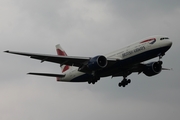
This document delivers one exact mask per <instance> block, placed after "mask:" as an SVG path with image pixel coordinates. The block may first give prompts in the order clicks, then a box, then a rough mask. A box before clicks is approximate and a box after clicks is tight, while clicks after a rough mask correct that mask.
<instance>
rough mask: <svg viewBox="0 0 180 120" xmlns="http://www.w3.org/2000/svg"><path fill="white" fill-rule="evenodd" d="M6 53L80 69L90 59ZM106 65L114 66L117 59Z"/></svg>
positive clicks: (110, 60)
mask: <svg viewBox="0 0 180 120" xmlns="http://www.w3.org/2000/svg"><path fill="white" fill-rule="evenodd" d="M4 52H6V53H11V54H17V55H23V56H28V57H30V58H33V59H38V60H41V62H44V61H48V62H53V63H58V64H61V65H70V66H71V65H73V66H76V67H81V66H82V65H84V64H86V63H87V62H88V61H89V60H90V59H91V57H78V56H58V55H48V54H36V53H25V52H15V51H4ZM107 61H108V65H107V66H109V65H112V64H114V63H115V62H116V61H117V59H113V58H107Z"/></svg>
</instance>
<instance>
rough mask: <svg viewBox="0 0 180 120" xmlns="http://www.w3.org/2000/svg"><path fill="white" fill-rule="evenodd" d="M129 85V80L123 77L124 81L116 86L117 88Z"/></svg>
mask: <svg viewBox="0 0 180 120" xmlns="http://www.w3.org/2000/svg"><path fill="white" fill-rule="evenodd" d="M129 83H131V80H130V79H126V77H124V79H123V80H122V81H121V82H120V83H119V84H118V85H119V87H125V86H126V85H128V84H129Z"/></svg>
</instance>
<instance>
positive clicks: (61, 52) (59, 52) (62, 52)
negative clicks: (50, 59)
mask: <svg viewBox="0 0 180 120" xmlns="http://www.w3.org/2000/svg"><path fill="white" fill-rule="evenodd" d="M56 51H57V53H58V55H61V56H67V54H66V52H64V51H62V50H60V49H56Z"/></svg>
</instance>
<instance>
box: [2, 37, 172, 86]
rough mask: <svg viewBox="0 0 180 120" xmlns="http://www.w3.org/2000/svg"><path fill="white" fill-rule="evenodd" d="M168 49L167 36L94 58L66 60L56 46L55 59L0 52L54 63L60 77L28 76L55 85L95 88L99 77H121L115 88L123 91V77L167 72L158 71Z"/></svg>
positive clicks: (64, 53) (143, 41) (64, 55)
mask: <svg viewBox="0 0 180 120" xmlns="http://www.w3.org/2000/svg"><path fill="white" fill-rule="evenodd" d="M171 46H172V41H170V39H169V38H168V37H167V36H163V35H156V36H151V37H147V38H146V39H143V40H141V41H138V42H136V43H134V44H131V45H129V46H127V47H125V48H122V49H119V50H116V51H114V52H111V53H109V54H105V55H97V56H95V57H80V56H68V55H67V54H66V52H65V51H64V50H63V49H62V47H61V46H60V45H59V44H58V45H56V51H57V55H50V54H36V53H26V52H15V51H9V50H7V51H4V52H6V53H11V54H17V55H23V56H28V57H30V58H32V59H37V60H41V63H43V62H44V61H47V62H52V63H57V64H59V65H60V67H61V70H62V72H61V73H60V74H51V73H34V72H30V73H28V74H30V75H40V76H48V77H56V79H57V81H61V82H88V83H89V84H91V83H92V84H95V83H96V82H97V81H99V80H100V78H102V77H108V76H111V77H112V78H113V77H120V76H121V77H123V80H122V81H120V82H119V84H118V86H119V87H125V86H126V85H128V84H129V83H131V80H130V79H127V77H128V76H129V75H130V74H132V73H134V72H137V73H138V74H140V73H144V74H145V75H146V76H149V77H151V76H154V75H157V74H159V73H160V72H161V71H162V70H170V69H168V68H163V67H162V64H163V62H162V61H161V59H162V57H163V56H164V55H165V53H166V52H167V51H168V50H169V49H170V48H171ZM156 57H159V60H157V61H153V62H148V63H143V62H145V61H147V60H150V59H152V58H156Z"/></svg>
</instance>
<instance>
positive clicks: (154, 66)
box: [143, 61, 162, 76]
mask: <svg viewBox="0 0 180 120" xmlns="http://www.w3.org/2000/svg"><path fill="white" fill-rule="evenodd" d="M161 70H162V61H158V62H151V63H148V64H146V66H145V67H144V70H143V73H144V74H145V75H146V76H154V75H157V74H159V73H160V72H161Z"/></svg>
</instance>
